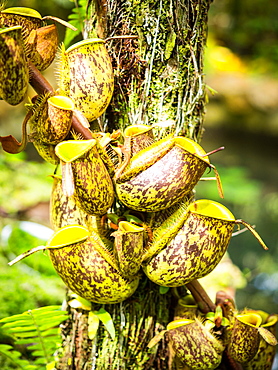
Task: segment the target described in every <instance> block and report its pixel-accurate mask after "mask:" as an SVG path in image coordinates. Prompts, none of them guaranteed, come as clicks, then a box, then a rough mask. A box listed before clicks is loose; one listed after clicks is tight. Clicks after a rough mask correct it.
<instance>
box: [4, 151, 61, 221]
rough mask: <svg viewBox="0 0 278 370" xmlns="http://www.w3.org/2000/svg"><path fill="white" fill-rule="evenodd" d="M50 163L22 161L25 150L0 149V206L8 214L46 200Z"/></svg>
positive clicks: (49, 189)
mask: <svg viewBox="0 0 278 370" xmlns="http://www.w3.org/2000/svg"><path fill="white" fill-rule="evenodd" d="M53 170H54V167H53V165H51V164H49V163H47V162H44V163H40V164H38V163H37V162H32V161H25V153H24V152H23V153H19V154H8V153H5V152H4V151H3V150H2V149H1V153H0V188H1V192H0V205H1V206H0V207H1V211H2V212H4V213H7V214H9V215H12V214H16V213H18V212H19V211H20V210H24V209H26V208H28V207H29V206H31V205H34V204H36V203H38V202H42V201H48V200H49V197H50V193H51V186H52V179H51V178H50V177H48V175H50V174H51V173H53Z"/></svg>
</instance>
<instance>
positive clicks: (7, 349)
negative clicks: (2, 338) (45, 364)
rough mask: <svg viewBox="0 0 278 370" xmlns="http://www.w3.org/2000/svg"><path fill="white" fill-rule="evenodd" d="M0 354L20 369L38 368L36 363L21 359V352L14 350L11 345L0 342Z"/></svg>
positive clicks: (30, 369)
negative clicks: (32, 363)
mask: <svg viewBox="0 0 278 370" xmlns="http://www.w3.org/2000/svg"><path fill="white" fill-rule="evenodd" d="M0 355H1V356H2V357H5V358H7V359H9V361H10V362H11V363H13V364H14V365H16V366H17V368H18V369H22V370H38V368H37V366H36V365H31V364H30V363H29V362H28V361H27V360H23V359H21V358H20V357H21V353H20V352H18V351H15V350H14V349H13V347H12V346H9V345H7V344H0Z"/></svg>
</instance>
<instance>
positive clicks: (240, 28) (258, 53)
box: [209, 0, 278, 75]
mask: <svg viewBox="0 0 278 370" xmlns="http://www.w3.org/2000/svg"><path fill="white" fill-rule="evenodd" d="M277 18H278V7H277V2H276V1H273V0H270V1H268V2H267V3H266V2H265V1H263V0H245V1H239V0H215V1H214V2H213V3H212V5H211V10H210V17H209V27H210V28H209V31H210V32H212V33H213V34H214V35H215V37H216V39H217V40H218V43H219V44H220V45H222V46H226V47H228V48H230V49H231V50H232V51H233V52H235V53H236V54H237V55H239V56H241V57H242V58H243V59H244V60H246V61H248V62H249V63H250V64H251V65H252V68H253V70H254V71H256V72H260V73H265V72H271V73H272V74H274V73H275V74H276V75H277V67H276V66H277V63H278V44H277V37H278V23H277Z"/></svg>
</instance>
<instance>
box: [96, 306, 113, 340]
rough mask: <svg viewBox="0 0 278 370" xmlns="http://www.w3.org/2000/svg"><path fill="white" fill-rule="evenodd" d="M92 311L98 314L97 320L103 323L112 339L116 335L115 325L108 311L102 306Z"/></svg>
mask: <svg viewBox="0 0 278 370" xmlns="http://www.w3.org/2000/svg"><path fill="white" fill-rule="evenodd" d="M94 313H95V315H97V316H98V318H99V320H100V321H101V322H102V323H103V325H104V326H105V328H106V330H107V331H108V333H109V334H110V336H111V338H112V339H113V340H114V339H115V335H116V334H115V327H114V324H113V320H112V318H111V316H110V313H108V312H107V311H106V310H105V309H104V308H100V309H99V310H98V311H94Z"/></svg>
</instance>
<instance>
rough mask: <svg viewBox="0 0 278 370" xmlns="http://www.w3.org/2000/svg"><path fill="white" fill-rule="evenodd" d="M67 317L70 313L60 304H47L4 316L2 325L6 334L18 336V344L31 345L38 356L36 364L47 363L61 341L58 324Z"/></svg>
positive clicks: (0, 322)
mask: <svg viewBox="0 0 278 370" xmlns="http://www.w3.org/2000/svg"><path fill="white" fill-rule="evenodd" d="M67 318H68V313H67V312H66V311H61V310H60V306H47V307H41V308H38V309H34V310H29V311H27V312H24V313H22V314H19V315H14V316H11V317H8V318H4V319H2V320H1V321H0V325H1V324H2V329H3V331H5V333H6V334H8V335H11V336H13V338H16V340H15V344H16V345H22V344H24V345H27V346H29V349H30V350H31V351H32V353H33V355H34V356H38V358H36V360H35V363H36V364H39V365H40V364H44V365H46V364H47V363H49V362H51V361H52V358H53V353H54V352H55V350H56V348H57V345H59V343H61V338H60V336H59V335H58V334H59V328H58V325H60V324H61V322H63V321H64V320H66V319H67ZM11 351H12V353H13V352H14V351H13V350H11ZM11 351H10V352H11ZM18 353H19V352H18ZM14 356H15V357H16V356H17V354H15V355H14ZM19 356H20V354H19ZM24 369H25V368H24ZM36 370H38V367H36Z"/></svg>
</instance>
